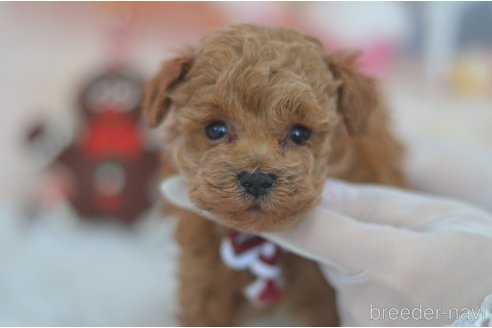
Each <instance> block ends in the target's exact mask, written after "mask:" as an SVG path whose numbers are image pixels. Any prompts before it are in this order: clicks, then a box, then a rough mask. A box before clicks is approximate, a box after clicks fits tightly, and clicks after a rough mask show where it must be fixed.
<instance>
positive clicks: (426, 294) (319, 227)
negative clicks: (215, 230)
mask: <svg viewBox="0 0 492 328" xmlns="http://www.w3.org/2000/svg"><path fill="white" fill-rule="evenodd" d="M162 190H163V193H164V194H165V195H166V197H167V198H168V199H169V200H170V201H171V202H173V203H174V204H176V205H177V206H180V207H183V208H186V209H189V210H192V211H195V212H198V213H200V214H201V215H204V216H207V217H209V218H210V217H211V216H210V214H209V213H207V212H204V211H201V210H198V209H196V208H195V207H194V206H193V205H192V204H191V202H190V201H189V200H188V197H187V195H186V185H185V183H184V181H183V180H182V179H181V178H172V179H170V180H168V181H167V182H165V183H164V184H163V186H162ZM263 237H265V238H267V239H270V240H272V241H274V242H275V243H277V244H279V245H280V246H282V247H284V248H286V249H287V250H290V251H292V252H294V253H297V254H299V255H301V256H304V257H306V258H310V259H313V260H315V261H317V262H318V263H319V264H320V267H321V269H322V271H323V272H324V274H325V276H326V278H327V279H328V280H329V281H330V283H331V284H332V285H333V286H334V288H335V290H336V292H337V303H338V307H339V314H340V318H341V323H342V325H349V326H359V325H363V326H372V325H378V326H379V325H392V326H394V325H412V326H415V325H427V326H428V325H449V324H453V322H454V321H455V320H456V321H455V322H454V324H456V325H471V324H473V325H477V324H478V325H482V324H484V325H491V326H492V297H488V298H487V299H485V298H486V296H487V295H489V294H492V217H491V216H490V215H489V214H488V213H486V212H483V211H481V210H478V209H475V208H472V207H470V206H467V205H465V204H462V203H459V202H455V201H450V200H445V199H440V198H436V197H432V196H425V195H423V194H415V193H411V192H404V191H400V190H397V189H393V188H388V187H380V186H372V185H356V184H348V183H343V182H339V181H334V180H330V181H327V183H326V184H325V188H324V192H323V197H322V202H321V203H320V205H319V206H317V207H316V208H315V209H314V210H313V211H311V212H310V213H308V214H307V215H306V216H305V217H304V218H303V219H302V220H301V221H300V223H299V224H298V225H296V226H294V227H293V228H291V229H289V230H287V231H282V232H276V233H268V234H263ZM484 299H485V300H484ZM482 300H484V302H483V308H481V309H480V306H481V302H482ZM489 320H490V321H489Z"/></svg>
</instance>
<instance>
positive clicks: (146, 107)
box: [142, 49, 193, 127]
mask: <svg viewBox="0 0 492 328" xmlns="http://www.w3.org/2000/svg"><path fill="white" fill-rule="evenodd" d="M192 62H193V50H191V49H187V50H186V51H184V52H183V53H182V54H181V55H179V56H178V57H175V58H173V59H170V60H168V61H165V62H164V63H163V64H162V66H161V69H160V71H159V73H157V75H156V76H155V77H154V78H153V79H152V80H150V81H149V82H148V83H147V85H146V86H145V88H144V93H143V101H142V109H143V113H144V115H145V117H146V120H147V122H148V124H149V125H150V126H151V127H156V126H158V125H159V124H160V123H161V121H162V120H163V118H164V117H165V116H166V114H167V112H168V110H169V107H170V106H171V103H172V101H171V99H170V98H169V93H170V91H172V90H173V89H174V88H175V87H176V86H177V85H179V84H180V83H181V82H183V81H184V80H185V79H186V74H187V73H188V71H189V69H190V67H191V64H192Z"/></svg>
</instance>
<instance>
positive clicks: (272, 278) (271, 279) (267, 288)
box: [220, 231, 282, 306]
mask: <svg viewBox="0 0 492 328" xmlns="http://www.w3.org/2000/svg"><path fill="white" fill-rule="evenodd" d="M281 253H282V250H281V248H280V247H278V246H277V245H275V244H273V243H271V242H269V241H267V240H265V239H263V238H261V237H258V236H255V235H251V234H248V233H243V232H238V231H232V232H231V233H229V234H228V235H227V236H226V237H225V238H224V239H223V240H222V243H221V245H220V255H221V258H222V261H223V262H224V264H225V265H226V266H227V267H229V268H231V269H234V270H244V269H249V271H250V272H251V273H252V274H253V275H254V276H255V277H256V279H255V281H253V282H252V283H251V284H249V285H248V286H246V288H245V289H244V295H245V296H246V298H247V299H248V300H249V302H250V303H251V304H253V305H255V306H263V305H268V304H272V303H276V302H278V301H280V300H281V299H282V280H281V270H280V267H279V265H278V259H279V257H280V254H281Z"/></svg>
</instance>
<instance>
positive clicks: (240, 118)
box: [143, 25, 377, 231]
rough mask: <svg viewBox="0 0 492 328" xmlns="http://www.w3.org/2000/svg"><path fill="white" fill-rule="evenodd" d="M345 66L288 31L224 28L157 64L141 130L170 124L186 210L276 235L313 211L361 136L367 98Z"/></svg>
mask: <svg viewBox="0 0 492 328" xmlns="http://www.w3.org/2000/svg"><path fill="white" fill-rule="evenodd" d="M354 61H355V56H351V55H344V54H334V55H326V54H325V53H324V51H323V48H322V46H321V44H320V43H319V42H318V41H317V40H316V39H314V38H312V37H309V36H306V35H303V34H300V33H297V32H294V31H292V30H288V29H280V28H262V27H257V26H252V25H237V26H232V27H230V28H227V29H224V30H222V31H220V32H218V33H215V34H213V35H211V36H210V37H208V38H206V39H204V40H203V42H202V44H201V45H200V46H199V47H198V48H196V49H189V50H187V51H185V52H184V53H182V54H181V55H180V56H178V57H176V58H174V59H171V60H169V61H167V62H165V63H164V64H163V66H162V68H161V71H160V72H159V73H158V74H157V76H156V77H154V79H153V80H152V81H150V82H149V83H148V85H147V87H146V90H145V95H144V104H143V108H144V111H145V114H146V116H147V119H148V121H149V123H150V124H151V125H153V126H157V125H158V124H160V123H161V121H163V120H164V118H165V117H166V118H167V119H166V120H167V121H168V124H170V125H172V129H171V130H172V131H173V132H174V135H173V136H172V139H171V142H172V144H173V146H174V152H175V159H176V161H177V164H178V167H179V169H180V171H181V173H182V174H183V176H184V178H185V179H186V180H187V182H188V184H189V196H190V198H191V200H192V201H193V202H194V203H195V205H196V206H198V207H200V208H202V209H205V210H208V211H211V212H212V213H213V214H215V215H216V216H217V217H218V218H220V219H221V220H222V222H223V223H224V224H225V225H228V226H230V227H233V228H236V229H240V230H244V231H271V230H277V229H281V228H285V227H288V226H289V225H291V224H293V223H294V222H295V221H296V220H297V218H298V217H299V216H300V214H301V213H303V212H305V211H307V210H309V209H311V208H312V207H313V206H314V205H316V203H317V202H318V200H319V197H320V194H321V190H322V186H323V181H324V178H325V177H326V174H327V170H328V166H329V165H330V161H332V160H333V159H332V157H333V155H334V154H335V153H340V148H341V147H343V139H344V138H350V136H354V135H357V134H363V133H364V131H365V128H366V124H367V122H366V121H367V118H368V115H369V112H370V110H371V108H373V107H374V106H375V103H376V101H377V97H376V94H375V91H374V86H373V83H372V80H370V79H369V78H367V77H365V76H363V75H361V74H359V73H358V72H357V71H356V70H355V69H354V68H353V64H354Z"/></svg>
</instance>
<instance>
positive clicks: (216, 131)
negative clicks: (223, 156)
mask: <svg viewBox="0 0 492 328" xmlns="http://www.w3.org/2000/svg"><path fill="white" fill-rule="evenodd" d="M205 134H206V135H207V138H209V139H210V140H219V139H221V138H223V137H224V136H225V135H226V134H227V125H226V124H225V122H223V121H215V122H212V123H210V124H209V125H207V127H206V128H205Z"/></svg>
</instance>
